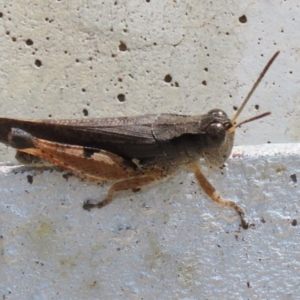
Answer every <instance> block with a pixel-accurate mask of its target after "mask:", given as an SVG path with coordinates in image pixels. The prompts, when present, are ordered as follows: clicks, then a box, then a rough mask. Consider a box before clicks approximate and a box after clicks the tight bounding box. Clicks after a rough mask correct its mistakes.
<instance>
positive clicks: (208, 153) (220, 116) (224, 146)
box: [202, 51, 279, 166]
mask: <svg viewBox="0 0 300 300" xmlns="http://www.w3.org/2000/svg"><path fill="white" fill-rule="evenodd" d="M278 54H279V51H277V52H276V53H275V54H274V55H273V56H272V58H271V59H270V60H269V62H268V63H267V64H266V66H265V68H264V69H263V71H262V73H261V74H260V75H259V77H258V79H257V80H256V82H255V83H254V85H253V87H252V89H251V90H250V92H249V93H248V95H247V97H246V98H245V100H244V101H243V103H242V105H241V106H240V107H239V109H238V110H237V112H236V114H235V115H234V116H233V118H232V119H231V120H230V119H229V118H228V117H227V115H226V113H225V112H224V111H222V110H220V109H213V110H211V111H209V112H208V114H207V115H208V118H209V120H211V122H210V123H209V125H208V126H207V128H206V132H205V143H204V145H203V149H202V154H203V157H204V158H205V160H206V162H207V163H208V165H212V166H222V165H223V164H224V162H225V161H226V160H227V158H228V157H229V155H230V154H231V150H232V147H233V142H234V133H235V130H236V128H238V127H240V126H241V125H242V124H245V123H248V122H251V121H254V120H257V119H260V118H262V117H265V116H267V115H269V114H270V112H266V113H263V114H261V115H258V116H255V117H252V118H250V119H246V120H244V121H242V122H240V123H238V124H236V122H235V121H236V120H237V118H238V116H239V115H240V113H241V112H242V110H243V109H244V107H245V105H246V104H247V102H248V101H249V99H250V98H251V96H252V94H253V92H254V91H255V89H256V88H257V86H258V85H259V83H260V82H261V80H262V79H263V77H264V76H265V74H266V73H267V71H268V69H269V68H270V66H271V64H272V63H273V61H274V60H275V58H276V57H277V55H278Z"/></svg>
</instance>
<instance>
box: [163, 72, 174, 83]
mask: <svg viewBox="0 0 300 300" xmlns="http://www.w3.org/2000/svg"><path fill="white" fill-rule="evenodd" d="M164 81H165V82H167V83H170V82H171V81H172V76H171V75H170V74H167V75H166V76H165V79H164Z"/></svg>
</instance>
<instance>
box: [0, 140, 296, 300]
mask: <svg viewBox="0 0 300 300" xmlns="http://www.w3.org/2000/svg"><path fill="white" fill-rule="evenodd" d="M299 153H300V144H281V145H265V146H248V147H236V148H235V149H234V158H231V159H229V160H228V166H227V168H225V169H223V170H222V172H220V171H217V172H212V171H210V172H208V170H205V173H206V174H208V176H209V179H210V180H211V181H212V183H213V184H214V185H215V186H216V187H218V189H219V191H220V193H221V194H222V195H223V196H224V197H225V198H231V199H232V200H234V201H237V202H239V203H240V204H241V206H242V207H243V208H245V211H246V214H247V217H248V219H249V221H250V222H251V223H252V224H253V226H252V227H250V228H249V229H248V230H242V229H239V219H238V217H237V216H236V214H235V212H234V211H232V210H230V209H228V208H223V207H221V206H219V205H217V204H214V203H213V202H212V201H210V200H209V199H207V197H205V196H204V195H203V193H202V192H201V191H200V189H199V187H198V185H197V184H195V182H194V177H193V175H192V174H188V173H185V172H181V173H180V174H178V176H176V177H175V178H173V179H171V180H169V181H167V182H166V183H164V184H159V185H157V186H156V187H153V188H152V189H146V190H145V191H144V192H143V193H135V194H132V193H123V194H121V195H119V196H118V197H116V199H115V201H114V202H113V203H112V204H111V205H109V206H107V207H105V208H103V209H101V210H96V211H92V212H90V213H88V212H86V211H84V210H82V208H81V204H82V202H83V200H84V199H86V198H92V199H98V198H103V197H104V196H105V193H106V190H107V186H105V187H100V186H91V185H86V184H84V183H82V182H79V181H78V180H76V179H75V178H74V177H71V178H69V179H68V180H67V181H66V180H65V179H63V177H62V175H63V174H62V173H60V172H51V173H50V172H49V171H44V172H37V170H35V171H34V170H31V171H25V172H14V171H13V170H14V169H11V168H9V167H2V168H1V173H0V174H1V175H0V178H1V186H2V189H1V199H2V200H1V204H0V214H1V231H2V233H1V235H2V236H1V240H0V241H1V251H2V255H1V261H0V263H1V270H2V272H3V274H2V278H1V283H0V286H1V293H2V294H3V295H5V297H6V299H10V298H11V299H229V298H230V299H297V298H299V280H300V273H299V267H300V265H299V264H300V263H299V262H300V254H299V246H298V245H299V225H296V226H293V220H297V221H298V222H299V208H298V206H299V198H300V192H299V188H298V183H295V182H293V181H292V180H291V177H290V175H292V174H296V176H298V177H299V173H300V167H299V165H297V164H295V161H296V162H298V161H299V159H300V154H299ZM15 173H16V174H15ZM28 175H32V176H33V183H32V184H30V183H28V181H27V176H28ZM16 183H17V184H16ZM294 225H295V224H294ZM4 274H5V275H4Z"/></svg>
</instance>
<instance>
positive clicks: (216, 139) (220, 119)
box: [202, 109, 234, 167]
mask: <svg viewBox="0 0 300 300" xmlns="http://www.w3.org/2000/svg"><path fill="white" fill-rule="evenodd" d="M207 115H208V116H209V117H210V118H211V120H212V122H211V123H210V124H209V125H208V127H207V128H206V134H205V145H204V147H203V150H202V154H203V157H204V158H205V161H206V163H207V164H208V165H210V166H218V167H220V166H222V165H223V164H224V162H225V161H226V160H227V158H228V157H229V155H230V153H231V150H232V147H233V141H234V131H232V132H230V131H229V130H230V128H232V127H233V125H232V123H231V121H230V119H229V118H228V117H227V114H226V113H225V112H224V111H223V110H221V109H213V110H211V111H209V112H208V114H207Z"/></svg>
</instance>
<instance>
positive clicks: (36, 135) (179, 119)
mask: <svg viewBox="0 0 300 300" xmlns="http://www.w3.org/2000/svg"><path fill="white" fill-rule="evenodd" d="M278 54H279V51H278V52H276V53H275V54H274V55H273V57H272V58H271V60H270V61H269V62H268V64H267V65H266V66H265V68H264V70H263V71H262V73H261V75H260V76H259V78H258V79H257V81H256V82H255V84H254V85H253V87H252V89H251V91H250V92H249V94H248V95H247V97H246V99H245V100H244V102H243V103H242V105H241V107H240V108H239V109H238V111H237V112H236V114H235V116H234V117H233V118H232V119H231V120H230V119H229V118H228V117H227V115H226V113H225V112H224V111H222V110H220V109H213V110H211V111H209V112H208V113H207V114H204V115H199V116H186V115H176V114H161V115H143V116H135V117H120V118H102V119H90V120H16V119H7V118H0V142H2V143H4V144H6V145H8V146H11V147H13V148H15V149H17V155H20V154H22V153H23V154H24V153H25V154H27V155H28V154H29V155H30V156H34V157H38V158H41V159H44V160H46V161H49V162H51V163H53V164H55V165H57V166H60V167H62V168H64V169H67V170H70V171H71V172H73V173H74V174H76V175H78V176H79V177H81V178H84V179H87V180H92V181H96V182H103V181H113V182H114V183H113V185H112V186H111V187H110V189H109V191H108V193H107V196H106V198H105V199H104V200H103V201H101V202H98V203H95V204H93V203H90V201H86V202H85V203H84V204H83V208H84V209H86V210H90V209H91V208H94V207H98V208H100V207H103V206H105V205H107V204H108V203H110V202H111V201H112V199H113V196H114V194H115V192H117V191H122V190H130V189H131V190H132V191H137V190H139V189H140V188H141V187H143V186H145V185H147V184H149V183H151V182H153V181H155V180H158V179H161V178H163V177H166V176H168V175H170V174H172V173H174V172H175V171H177V170H178V169H179V167H182V166H185V167H187V168H188V169H190V170H192V171H193V172H194V174H195V176H196V178H197V180H198V182H199V184H200V186H201V187H202V189H203V190H204V192H205V193H206V194H207V195H208V196H209V197H210V198H211V199H212V200H213V201H215V202H218V203H220V204H222V205H226V206H230V207H232V208H234V209H235V210H236V212H237V213H238V214H239V216H240V218H241V224H242V226H243V228H247V227H248V223H247V221H246V220H245V215H244V211H243V209H242V208H241V207H240V206H239V205H238V204H236V203H235V202H233V201H230V200H224V199H222V198H221V197H220V196H219V194H218V192H217V191H216V190H215V188H214V187H213V186H212V185H211V184H210V183H209V182H208V180H207V179H206V178H205V176H204V175H203V173H202V172H201V170H200V168H199V164H198V160H199V159H200V158H201V157H202V158H204V159H205V160H206V162H207V163H208V164H210V165H217V166H222V165H223V163H224V162H225V161H226V160H227V158H228V157H229V155H230V153H231V150H232V147H233V142H234V133H235V129H236V128H237V127H239V126H240V125H242V124H244V123H246V122H250V121H253V120H256V119H258V118H262V117H264V116H266V115H268V114H270V113H269V112H267V113H264V114H261V115H259V116H256V117H253V118H251V119H248V120H245V121H243V122H241V123H239V124H235V121H236V119H237V118H238V116H239V115H240V113H241V111H242V110H243V108H244V106H245V105H246V103H247V102H248V100H249V99H250V97H251V95H252V94H253V92H254V90H255V89H256V87H257V86H258V84H259V83H260V81H261V80H262V78H263V76H264V75H265V73H266V72H267V70H268V69H269V67H270V66H271V64H272V63H273V61H274V60H275V58H276V57H277V55H278Z"/></svg>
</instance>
